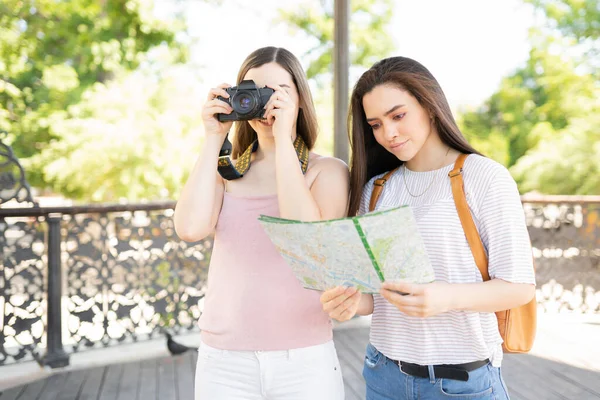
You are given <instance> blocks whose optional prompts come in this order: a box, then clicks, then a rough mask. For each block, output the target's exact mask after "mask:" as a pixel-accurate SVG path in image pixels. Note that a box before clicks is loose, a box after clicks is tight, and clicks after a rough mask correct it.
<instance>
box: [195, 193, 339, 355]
mask: <svg viewBox="0 0 600 400" xmlns="http://www.w3.org/2000/svg"><path fill="white" fill-rule="evenodd" d="M260 214H264V215H269V216H275V217H277V216H279V204H278V200H277V196H276V195H272V196H257V197H238V196H235V195H231V194H229V193H225V195H224V198H223V207H222V209H221V214H220V216H219V221H218V223H217V227H216V231H215V240H214V246H213V251H212V255H211V260H210V269H209V272H208V289H207V293H206V297H205V300H204V312H203V313H202V315H201V317H200V323H199V325H200V329H201V330H202V333H201V335H202V341H203V342H204V343H206V344H207V345H209V346H211V347H215V348H218V349H224V350H248V351H261V350H287V349H295V348H301V347H308V346H314V345H318V344H322V343H325V342H327V341H329V340H331V338H332V330H331V329H332V328H331V322H330V320H329V317H328V315H327V314H326V313H325V312H324V311H323V309H322V308H321V303H320V301H319V297H320V295H321V293H320V292H317V291H313V290H308V289H304V288H303V287H302V285H301V284H300V282H299V281H298V280H297V279H296V277H295V276H294V275H293V274H292V270H291V268H290V267H289V266H288V265H287V264H286V262H285V260H284V259H283V258H282V257H281V256H280V255H279V253H278V252H277V250H276V249H275V246H274V245H273V243H272V242H271V241H270V239H269V238H268V236H267V235H266V234H265V232H264V230H263V228H262V226H261V225H260V223H259V222H258V220H257V218H258V217H259V215H260Z"/></svg>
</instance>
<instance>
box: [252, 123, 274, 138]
mask: <svg viewBox="0 0 600 400" xmlns="http://www.w3.org/2000/svg"><path fill="white" fill-rule="evenodd" d="M250 126H251V127H252V129H254V131H255V132H256V133H257V134H258V135H260V136H266V137H271V136H273V126H267V125H265V124H263V123H260V122H258V121H256V122H254V123H253V124H251V125H250Z"/></svg>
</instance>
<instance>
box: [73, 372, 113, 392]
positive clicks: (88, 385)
mask: <svg viewBox="0 0 600 400" xmlns="http://www.w3.org/2000/svg"><path fill="white" fill-rule="evenodd" d="M107 372H108V367H96V368H91V369H89V370H88V372H87V375H86V377H85V381H84V382H83V385H82V386H81V391H80V393H79V397H78V398H77V400H96V399H97V398H98V395H99V394H100V390H101V389H102V384H103V383H104V378H105V375H106V373H107Z"/></svg>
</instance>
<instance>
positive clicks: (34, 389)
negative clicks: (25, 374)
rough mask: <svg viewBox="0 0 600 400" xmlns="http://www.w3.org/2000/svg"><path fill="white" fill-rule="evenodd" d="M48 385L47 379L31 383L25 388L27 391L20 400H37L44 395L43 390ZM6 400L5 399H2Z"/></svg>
mask: <svg viewBox="0 0 600 400" xmlns="http://www.w3.org/2000/svg"><path fill="white" fill-rule="evenodd" d="M47 384H48V380H47V379H40V380H39V381H35V382H31V383H30V384H28V385H26V386H25V390H24V391H23V393H22V394H21V396H20V397H19V400H21V399H23V400H29V399H37V398H38V397H39V396H40V393H42V390H44V388H45V387H46V385H47ZM2 400H4V399H2Z"/></svg>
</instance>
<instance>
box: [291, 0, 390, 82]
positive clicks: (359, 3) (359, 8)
mask: <svg viewBox="0 0 600 400" xmlns="http://www.w3.org/2000/svg"><path fill="white" fill-rule="evenodd" d="M350 7H351V10H350V12H351V15H350V25H349V34H350V64H351V65H352V66H363V67H368V66H371V65H372V64H373V63H375V62H376V61H378V60H380V59H381V58H383V57H385V56H386V55H388V54H389V53H390V52H391V51H392V49H393V48H394V43H393V41H392V39H391V37H390V35H388V34H387V33H386V29H387V26H388V24H389V22H390V19H391V17H392V11H393V2H392V1H391V0H353V1H351V2H350ZM333 14H334V7H333V0H321V2H320V6H317V5H315V3H314V2H311V3H310V4H302V5H301V6H300V7H298V8H294V9H293V10H292V11H287V10H283V9H282V10H280V15H279V18H280V20H281V21H283V22H285V23H286V24H288V25H289V26H290V28H291V29H292V31H300V32H302V33H303V34H305V35H307V36H308V37H309V38H311V39H312V40H313V42H314V46H313V47H312V48H311V49H310V50H309V51H308V53H307V54H306V55H305V56H306V57H307V58H308V59H309V60H310V64H309V66H308V68H307V71H306V73H307V75H308V77H309V78H317V77H320V76H322V75H324V74H327V73H331V72H332V71H333V45H334V18H333V17H334V16H333Z"/></svg>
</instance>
